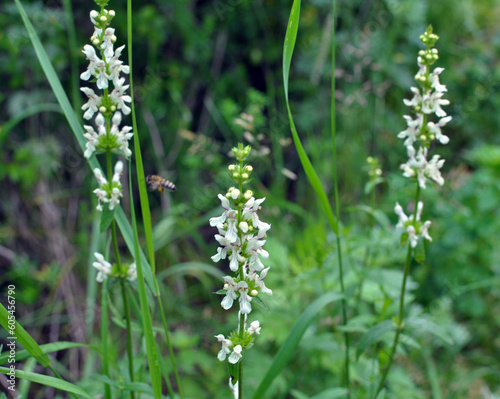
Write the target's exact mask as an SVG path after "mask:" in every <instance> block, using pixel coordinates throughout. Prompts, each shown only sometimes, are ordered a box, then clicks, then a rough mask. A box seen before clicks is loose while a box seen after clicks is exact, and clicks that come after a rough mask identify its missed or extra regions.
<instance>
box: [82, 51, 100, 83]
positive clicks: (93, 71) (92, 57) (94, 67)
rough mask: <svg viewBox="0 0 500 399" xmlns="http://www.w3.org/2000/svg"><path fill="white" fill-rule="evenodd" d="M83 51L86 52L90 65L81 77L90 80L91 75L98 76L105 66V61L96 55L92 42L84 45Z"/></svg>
mask: <svg viewBox="0 0 500 399" xmlns="http://www.w3.org/2000/svg"><path fill="white" fill-rule="evenodd" d="M82 53H83V54H85V56H86V57H87V60H88V61H89V66H88V67H87V70H86V71H85V72H83V73H82V74H81V75H80V79H82V80H89V79H90V77H91V76H96V75H97V74H98V73H100V71H102V68H103V66H104V63H103V62H102V61H101V59H100V58H99V57H98V56H97V55H96V53H95V49H94V47H92V46H91V45H90V44H86V45H85V46H83V50H82Z"/></svg>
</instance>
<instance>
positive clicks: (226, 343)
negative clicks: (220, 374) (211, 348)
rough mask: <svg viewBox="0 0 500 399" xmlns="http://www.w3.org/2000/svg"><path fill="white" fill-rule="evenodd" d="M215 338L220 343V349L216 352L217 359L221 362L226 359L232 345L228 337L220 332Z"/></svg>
mask: <svg viewBox="0 0 500 399" xmlns="http://www.w3.org/2000/svg"><path fill="white" fill-rule="evenodd" d="M215 338H217V340H218V341H219V342H220V343H221V344H222V349H221V350H220V351H219V353H218V354H217V359H219V360H220V361H221V362H222V361H224V360H225V359H226V356H227V355H229V354H230V353H231V348H232V347H233V343H232V342H231V340H230V339H227V338H226V337H224V335H222V334H219V335H215Z"/></svg>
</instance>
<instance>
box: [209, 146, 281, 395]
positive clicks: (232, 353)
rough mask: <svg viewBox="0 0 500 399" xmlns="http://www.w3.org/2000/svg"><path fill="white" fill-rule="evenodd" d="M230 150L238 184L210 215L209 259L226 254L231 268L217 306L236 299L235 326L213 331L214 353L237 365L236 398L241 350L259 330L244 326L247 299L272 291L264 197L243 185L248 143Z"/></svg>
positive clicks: (234, 371)
mask: <svg viewBox="0 0 500 399" xmlns="http://www.w3.org/2000/svg"><path fill="white" fill-rule="evenodd" d="M233 153H234V154H235V156H236V159H237V160H238V161H239V164H234V165H229V167H228V170H229V174H230V176H231V179H232V180H233V181H234V183H235V184H236V185H237V187H231V188H229V190H228V191H227V193H226V195H222V194H219V196H218V197H219V199H220V201H221V206H222V208H223V212H222V215H221V216H219V217H213V218H211V219H210V226H213V227H217V230H218V234H216V235H215V239H216V240H217V242H218V243H219V244H220V247H219V248H217V253H216V254H215V255H214V256H212V260H213V261H214V262H219V261H220V260H222V259H226V258H227V259H228V260H229V269H230V270H231V271H232V272H233V275H232V276H225V277H224V288H223V289H222V290H221V291H219V292H218V294H222V295H224V298H223V299H222V302H221V306H222V307H223V308H224V309H225V310H228V309H230V308H231V307H232V306H233V304H234V302H235V301H237V302H238V303H239V311H238V328H237V329H235V330H234V331H233V332H232V333H231V334H230V335H229V337H228V338H226V337H225V336H224V335H223V334H218V335H216V336H215V338H217V340H218V341H219V342H220V343H221V345H222V349H221V350H220V351H219V353H218V355H217V358H218V359H219V360H220V361H224V360H226V357H228V362H229V364H230V365H237V366H238V367H239V368H238V367H230V372H231V379H230V381H229V386H230V387H231V389H232V390H233V392H234V393H235V397H238V396H237V392H238V391H239V390H241V389H242V387H241V384H240V385H238V379H239V375H240V373H241V362H242V357H243V354H242V351H243V349H245V348H250V347H251V346H253V341H254V334H260V329H261V327H260V323H259V321H257V320H255V321H253V322H251V323H250V324H249V326H248V327H247V318H248V315H249V314H250V312H251V311H252V304H251V302H252V299H254V298H256V297H257V296H258V295H259V293H260V292H262V293H264V294H267V295H272V290H270V289H269V288H267V287H266V285H265V283H264V279H265V278H266V276H267V273H268V271H269V267H267V268H266V267H265V266H264V264H263V263H262V261H261V258H263V259H267V258H268V257H269V253H268V252H267V251H266V250H265V249H263V246H264V244H265V243H266V240H265V239H264V238H266V233H267V231H268V230H269V229H270V228H271V225H270V224H268V223H265V222H263V221H261V220H260V218H259V216H258V214H257V213H258V211H259V210H260V208H261V204H262V203H263V202H264V200H265V198H261V199H255V198H254V196H253V192H252V191H251V190H246V191H245V192H243V185H245V184H247V183H248V182H249V181H250V174H251V172H252V170H253V168H252V166H251V165H248V164H244V162H245V160H246V158H247V157H248V155H249V153H250V147H249V146H247V147H243V145H242V144H240V145H239V146H238V148H233ZM240 396H241V395H240Z"/></svg>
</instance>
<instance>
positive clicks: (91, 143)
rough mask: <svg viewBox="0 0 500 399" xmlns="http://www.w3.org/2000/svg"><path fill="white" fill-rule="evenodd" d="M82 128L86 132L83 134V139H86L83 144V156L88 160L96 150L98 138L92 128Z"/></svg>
mask: <svg viewBox="0 0 500 399" xmlns="http://www.w3.org/2000/svg"><path fill="white" fill-rule="evenodd" d="M83 128H84V129H85V130H86V132H87V133H84V135H83V137H85V138H86V139H87V142H86V143H85V147H86V149H85V152H84V154H83V156H84V157H85V158H87V159H88V158H90V157H91V156H92V154H93V153H94V151H95V150H96V147H95V146H96V145H97V144H98V143H99V140H98V138H99V136H98V134H97V132H96V131H95V130H94V128H93V127H92V126H88V125H84V126H83Z"/></svg>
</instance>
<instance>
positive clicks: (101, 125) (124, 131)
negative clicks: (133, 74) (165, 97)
mask: <svg viewBox="0 0 500 399" xmlns="http://www.w3.org/2000/svg"><path fill="white" fill-rule="evenodd" d="M96 3H97V4H98V5H100V6H101V10H100V11H96V10H92V11H91V12H90V20H91V21H92V24H93V25H94V32H93V34H92V36H91V37H90V41H91V43H92V45H90V44H86V45H85V46H84V47H83V50H82V52H83V53H84V54H85V56H86V57H87V60H88V61H89V65H88V67H87V70H86V71H85V72H83V73H82V74H81V75H80V78H81V79H82V80H86V81H87V80H90V79H91V81H92V82H95V83H96V85H97V88H98V89H100V90H102V94H96V93H95V92H94V90H93V89H91V88H89V87H82V88H81V89H80V90H81V91H82V92H83V93H85V95H86V96H87V98H88V101H87V103H85V104H84V105H83V106H82V110H84V111H85V113H84V115H83V117H84V119H87V120H90V119H92V118H93V116H94V114H95V113H97V116H96V117H95V124H96V129H94V127H93V126H91V125H85V126H84V128H85V131H86V133H85V134H84V137H85V138H86V139H87V142H86V150H85V153H84V156H85V157H86V158H90V157H91V156H92V155H94V153H96V152H97V153H106V154H107V157H108V174H111V171H110V170H109V169H110V167H109V163H110V155H111V153H112V152H113V153H120V154H122V155H123V156H125V157H126V158H129V157H130V155H131V154H132V152H131V151H130V149H129V148H128V141H129V140H130V139H131V138H132V136H133V133H132V132H131V130H132V128H131V127H130V126H123V127H121V128H120V124H121V122H122V112H123V114H125V115H128V114H129V113H130V107H128V106H127V104H126V103H130V102H131V101H132V99H131V97H130V96H129V95H127V94H126V90H127V89H128V87H129V86H128V85H125V78H123V77H120V74H121V73H124V74H129V73H130V68H129V67H128V66H127V65H124V64H123V61H121V60H120V55H121V53H122V51H123V49H124V48H125V46H121V47H118V48H117V49H116V50H114V49H113V46H114V43H115V42H116V40H117V38H116V36H115V30H114V29H113V28H111V27H109V26H108V25H109V24H110V22H111V20H112V19H113V17H114V16H115V12H114V11H113V10H107V9H106V8H104V7H105V6H106V5H107V3H108V1H107V0H99V1H96ZM94 46H95V48H94ZM96 48H97V49H98V51H99V55H100V57H99V55H98V54H97V53H96ZM111 82H112V84H113V87H114V89H113V90H112V91H111V92H110V89H109V87H110V84H111ZM122 170H123V164H122V163H121V161H118V162H117V164H116V166H115V174H114V176H113V178H112V181H111V182H110V183H108V181H107V180H106V179H105V178H104V177H103V176H102V173H101V172H100V170H98V169H96V170H94V174H95V176H96V178H97V180H98V182H99V188H98V189H97V190H95V191H94V193H95V194H96V195H97V198H98V200H99V203H98V205H97V209H98V210H99V211H102V203H109V210H113V209H114V207H115V206H116V205H117V204H118V203H119V201H120V200H119V198H120V197H121V196H122V193H121V184H120V180H119V178H120V176H119V174H120V173H121V171H122ZM109 177H111V176H109Z"/></svg>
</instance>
